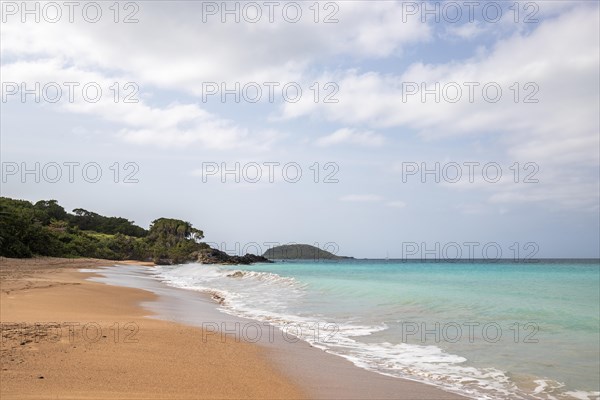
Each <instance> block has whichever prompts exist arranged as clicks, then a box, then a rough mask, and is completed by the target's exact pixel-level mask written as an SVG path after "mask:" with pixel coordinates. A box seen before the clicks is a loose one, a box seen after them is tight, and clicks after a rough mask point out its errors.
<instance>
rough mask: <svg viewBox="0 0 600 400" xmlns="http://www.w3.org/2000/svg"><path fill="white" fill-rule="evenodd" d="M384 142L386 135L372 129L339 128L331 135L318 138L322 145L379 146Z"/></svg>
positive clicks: (319, 144) (319, 143)
mask: <svg viewBox="0 0 600 400" xmlns="http://www.w3.org/2000/svg"><path fill="white" fill-rule="evenodd" d="M383 143H384V137H383V136H382V135H378V134H376V133H375V132H372V131H365V132H359V131H356V130H354V129H349V128H342V129H338V130H337V131H335V132H333V133H332V134H330V135H327V136H323V137H321V138H319V139H317V145H318V146H321V147H325V146H332V145H339V144H354V145H359V146H368V147H379V146H381V145H383Z"/></svg>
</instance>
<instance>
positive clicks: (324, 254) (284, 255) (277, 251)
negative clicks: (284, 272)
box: [263, 244, 352, 260]
mask: <svg viewBox="0 0 600 400" xmlns="http://www.w3.org/2000/svg"><path fill="white" fill-rule="evenodd" d="M263 257H265V258H268V259H270V260H341V259H348V258H352V257H343V256H337V255H335V254H332V253H330V252H328V251H325V250H321V249H319V248H318V247H315V246H311V245H309V244H286V245H283V246H275V247H272V248H270V249H269V250H267V251H266V252H265V253H264V254H263Z"/></svg>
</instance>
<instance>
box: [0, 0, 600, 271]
mask: <svg viewBox="0 0 600 400" xmlns="http://www.w3.org/2000/svg"><path fill="white" fill-rule="evenodd" d="M1 12H2V15H1V18H2V21H1V25H0V55H1V66H0V72H1V82H2V102H1V103H0V107H1V109H0V120H1V122H0V129H1V139H0V144H1V149H0V156H1V162H2V182H1V184H2V190H1V194H2V196H8V197H12V198H19V199H26V200H30V201H37V200H41V199H56V200H58V201H59V203H60V204H61V205H63V206H64V207H65V208H66V209H67V210H69V211H70V210H72V209H74V208H84V209H87V210H92V211H95V212H97V213H100V214H103V215H110V216H122V217H125V218H128V219H130V220H133V221H135V222H136V223H137V224H139V225H141V226H143V227H146V228H147V227H148V226H149V224H150V223H151V221H153V220H154V219H156V218H159V217H171V218H179V219H183V220H186V221H189V222H191V223H192V224H193V225H194V226H195V227H197V228H199V229H202V230H203V231H204V233H205V240H206V241H207V242H209V243H211V244H212V245H213V246H215V247H219V248H221V249H222V250H224V251H227V252H229V253H231V254H238V253H245V252H253V253H262V252H264V251H266V250H267V249H268V248H269V247H271V246H273V245H275V244H287V243H308V244H312V245H316V246H318V247H320V248H323V249H326V250H329V251H332V252H334V253H336V254H340V255H349V256H354V257H359V258H384V257H390V258H427V259H450V258H455V257H459V256H460V257H462V258H491V259H495V258H513V259H514V258H516V259H519V260H526V259H529V258H532V257H586V258H597V257H600V248H599V246H600V244H599V243H600V184H599V182H600V176H599V173H600V121H599V119H600V118H599V112H598V110H599V109H600V104H599V103H600V101H599V90H600V88H599V85H600V83H599V75H600V74H599V68H600V55H599V52H600V50H599V49H600V43H599V41H600V39H599V37H600V34H599V3H598V2H597V1H535V2H533V1H509V2H503V1H502V2H501V1H480V2H466V1H445V2H406V1H405V2H402V1H376V0H371V1H320V2H317V1H296V2H283V1H274V2H267V1H257V2H235V1H231V2H227V3H224V2H220V1H219V2H201V1H169V2H166V1H132V2H120V3H114V2H103V1H99V2H86V1H83V2H78V1H76V2H74V3H65V2H28V3H22V2H12V1H3V2H2V3H1Z"/></svg>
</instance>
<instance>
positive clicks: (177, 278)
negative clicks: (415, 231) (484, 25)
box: [156, 260, 600, 399]
mask: <svg viewBox="0 0 600 400" xmlns="http://www.w3.org/2000/svg"><path fill="white" fill-rule="evenodd" d="M236 271H240V273H237V274H234V273H235V272H236ZM156 277H157V278H158V279H160V280H162V281H163V282H166V283H167V284H169V285H173V286H177V287H181V288H187V289H192V290H199V291H206V292H210V293H213V294H217V295H218V296H219V297H220V298H223V299H224V302H223V306H222V309H223V311H224V312H227V313H231V314H235V315H239V316H243V317H247V318H251V319H255V320H257V321H262V322H269V323H271V324H274V325H276V326H279V327H280V328H282V329H283V330H284V332H286V334H288V335H289V337H290V338H294V339H297V338H301V339H303V340H306V341H308V342H310V343H311V344H312V345H314V346H315V347H319V348H321V349H323V350H325V351H328V352H332V353H335V354H338V355H340V356H342V357H345V358H347V359H349V360H351V361H352V362H354V363H355V364H356V365H358V366H360V367H362V368H366V369H370V370H375V371H377V372H379V373H382V374H387V375H391V376H397V377H403V378H408V379H414V380H419V381H423V382H427V383H430V384H434V385H437V386H441V387H444V388H446V389H447V390H450V391H454V392H458V393H463V394H466V395H469V396H471V397H474V398H490V399H500V398H502V399H504V398H539V399H553V398H556V399H562V398H565V399H566V398H576V399H597V398H598V396H599V393H598V392H599V391H600V388H599V377H600V262H599V261H598V260H592V261H590V260H587V261H586V260H560V261H559V260H541V261H538V262H528V263H512V262H506V263H505V262H493V263H492V262H477V261H468V262H448V263H442V262H409V261H403V260H343V261H308V262H306V261H302V262H300V261H286V262H277V263H274V264H255V265H251V266H244V268H239V266H238V267H236V266H216V265H200V264H186V265H177V266H161V267H157V272H156Z"/></svg>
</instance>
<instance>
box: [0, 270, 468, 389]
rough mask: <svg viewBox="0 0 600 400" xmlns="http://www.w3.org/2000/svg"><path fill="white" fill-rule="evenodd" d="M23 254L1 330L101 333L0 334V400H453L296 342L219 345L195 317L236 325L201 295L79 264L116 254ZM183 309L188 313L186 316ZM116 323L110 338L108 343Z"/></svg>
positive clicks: (6, 295) (7, 285) (5, 281)
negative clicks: (37, 326)
mask: <svg viewBox="0 0 600 400" xmlns="http://www.w3.org/2000/svg"><path fill="white" fill-rule="evenodd" d="M33 260H36V261H35V262H31V261H30V264H36V263H37V264H38V265H37V266H36V265H30V267H27V268H25V271H23V269H21V270H20V271H18V272H15V271H14V269H15V268H12V267H11V265H13V266H14V264H19V263H21V264H23V265H26V264H27V260H16V261H15V260H14V259H2V260H0V264H1V267H0V271H1V274H0V278H1V281H0V283H1V285H0V287H1V289H2V294H1V296H2V302H1V304H2V308H1V311H2V312H1V322H2V323H3V328H4V330H5V332H3V334H5V333H6V325H5V324H6V323H7V322H19V323H23V322H26V323H29V324H32V323H34V322H38V323H49V322H56V321H63V322H73V321H79V323H80V326H82V327H83V326H87V327H88V329H87V332H88V336H93V335H95V329H94V328H93V327H94V326H95V325H93V324H94V323H97V324H99V326H100V327H101V329H102V332H103V336H107V337H106V338H104V337H102V338H101V339H99V340H98V341H97V342H93V343H91V342H90V340H84V338H83V334H82V332H83V329H79V330H78V329H77V328H75V329H73V330H74V332H75V335H73V336H74V338H71V337H69V336H70V335H69V329H71V327H69V326H62V327H54V328H53V329H54V331H52V329H50V330H48V329H46V331H48V332H50V333H51V332H55V331H57V330H60V331H62V333H63V335H62V336H63V337H62V338H61V340H60V342H59V343H51V340H38V342H39V343H35V340H33V341H32V343H26V344H25V345H23V346H21V345H20V343H17V340H14V339H11V340H9V341H8V342H9V343H10V346H9V347H10V351H9V352H6V351H5V344H6V343H7V340H6V339H3V351H2V371H1V373H2V381H3V382H4V383H5V384H3V385H2V386H3V387H2V390H1V395H2V397H3V398H17V397H18V398H24V397H26V398H44V397H52V396H56V395H61V396H67V394H68V396H74V395H75V396H76V397H78V398H111V397H112V398H116V397H121V398H122V397H126V398H192V397H193V398H198V397H201V398H328V399H329V398H339V399H342V398H344V399H345V398H354V399H363V398H394V399H432V398H436V399H460V398H463V397H461V396H459V395H456V394H452V393H449V392H445V391H442V390H441V389H438V388H436V387H433V386H430V385H426V384H423V383H420V382H414V381H410V380H404V379H399V378H392V377H387V376H384V375H381V374H378V373H375V372H371V371H367V370H365V369H362V368H359V367H357V366H355V365H354V364H352V363H351V362H350V361H348V360H345V359H343V358H341V357H338V356H335V355H332V354H329V353H326V352H324V351H322V350H319V349H316V348H313V347H312V346H310V345H309V344H308V343H306V342H302V341H297V342H294V343H290V342H287V341H286V342H284V341H282V340H275V341H260V342H258V343H249V342H248V341H244V340H240V338H239V335H237V336H236V337H235V340H232V339H233V338H232V337H231V336H230V337H229V338H228V337H227V336H225V340H223V336H222V335H219V334H217V333H216V332H208V334H207V332H206V331H203V330H202V329H200V326H201V325H200V324H199V322H200V321H213V322H214V321H219V322H221V323H228V324H230V323H236V322H238V323H239V321H242V322H243V320H241V319H239V318H235V317H233V316H229V315H227V314H223V313H221V312H220V311H218V309H217V307H218V304H217V303H216V302H214V301H213V300H211V299H210V298H209V295H207V294H203V293H198V292H193V291H189V290H184V289H176V288H170V287H167V286H166V285H162V284H161V283H160V282H158V281H155V280H152V281H150V280H149V281H148V285H155V286H153V287H152V286H147V287H144V284H141V285H140V282H139V278H138V281H137V282H135V279H134V280H133V281H131V285H132V286H134V287H135V288H134V287H122V285H123V284H121V286H115V282H114V281H111V280H110V279H108V280H107V279H106V276H107V275H106V274H104V271H106V272H107V273H113V272H115V271H117V269H118V268H103V270H104V271H103V273H101V274H93V273H89V272H80V271H79V269H84V268H97V267H108V266H111V265H113V264H115V262H114V261H105V260H81V259H79V260H65V259H33ZM7 261H8V262H7ZM40 264H41V265H40ZM117 264H119V265H123V264H133V265H132V266H131V267H129V270H131V271H134V270H135V269H136V267H135V265H140V264H141V263H137V262H129V263H124V262H118V263H117ZM11 268H12V269H11ZM123 268H125V267H123ZM138 268H139V267H138ZM129 270H128V272H129ZM11 271H12V272H11ZM11 274H12V275H11ZM132 275H133V273H132ZM90 278H91V279H92V280H93V281H91V280H90ZM100 282H103V283H100ZM150 282H152V283H150ZM161 285H162V287H161ZM125 286H127V285H125ZM140 286H141V287H140ZM34 289H35V290H34ZM92 299H93V301H92ZM185 307H189V308H188V309H186V308H185ZM191 309H193V310H194V313H190V312H189V311H190V310H191ZM177 313H180V314H179V315H177ZM191 314H194V315H195V316H196V317H195V318H193V319H189V315H191ZM174 315H175V316H174ZM148 317H151V318H148ZM165 319H169V320H171V321H165ZM247 321H250V320H247ZM131 322H133V323H135V324H137V326H139V331H138V333H137V334H136V335H135V336H136V337H134V338H139V341H138V342H137V343H125V339H124V337H125V336H127V335H131V331H132V330H133V329H134V327H135V325H127V324H130V323H131ZM86 324H88V325H86ZM193 325H196V327H194V326H193ZM111 328H113V329H112V330H111ZM114 328H118V329H114ZM27 329H29V331H28V332H29V333H28V334H27V335H29V338H30V339H29V340H31V336H34V337H35V331H33V330H32V328H31V326H29V327H28V328H26V329H23V327H20V328H19V331H20V332H22V331H24V330H25V331H27ZM115 330H116V331H119V333H120V335H118V337H119V340H118V341H115ZM105 331H106V332H107V333H108V334H105V333H104V332H105ZM78 333H79V338H78V335H77V334H78ZM27 335H26V336H27ZM38 336H39V335H38ZM49 336H51V335H49ZM219 336H221V338H220V339H219ZM92 338H94V337H92ZM21 339H22V338H21ZM78 340H79V342H78ZM203 342H206V343H203ZM78 343H79V346H77V344H78ZM15 354H20V356H18V357H17V356H15ZM10 357H12V358H13V360H11V359H10ZM19 357H20V358H19ZM44 371H61V372H60V374H56V373H53V372H44ZM82 371H83V372H82ZM39 376H44V378H43V379H41V378H39ZM73 376H76V377H78V379H73ZM107 384H108V386H109V387H110V390H108V389H107ZM5 396H6V397H5ZM68 396H67V397H68Z"/></svg>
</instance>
